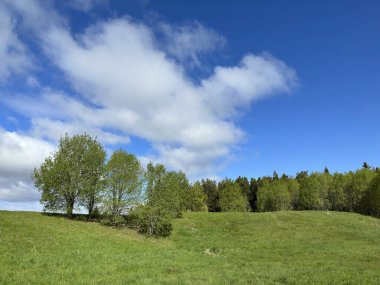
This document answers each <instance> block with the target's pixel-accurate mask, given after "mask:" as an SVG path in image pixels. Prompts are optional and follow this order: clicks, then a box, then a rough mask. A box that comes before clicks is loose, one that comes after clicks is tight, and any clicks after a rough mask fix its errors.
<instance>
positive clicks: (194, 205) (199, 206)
mask: <svg viewBox="0 0 380 285" xmlns="http://www.w3.org/2000/svg"><path fill="white" fill-rule="evenodd" d="M187 196H188V197H187V199H186V201H185V202H186V209H187V210H190V211H193V212H202V211H206V212H207V210H208V209H207V195H206V194H205V193H204V192H203V189H202V185H201V183H200V182H195V183H194V184H193V185H192V186H191V187H190V189H189V192H188V195H187Z"/></svg>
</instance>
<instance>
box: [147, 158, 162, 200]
mask: <svg viewBox="0 0 380 285" xmlns="http://www.w3.org/2000/svg"><path fill="white" fill-rule="evenodd" d="M165 174H166V168H165V166H163V165H162V164H159V163H158V164H156V165H154V164H153V163H152V162H149V163H148V165H147V167H146V172H145V181H146V190H145V194H146V196H147V197H148V198H149V197H152V196H153V195H154V191H155V189H156V187H157V186H158V185H160V184H161V183H162V180H163V177H164V176H165Z"/></svg>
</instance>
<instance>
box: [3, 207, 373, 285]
mask: <svg viewBox="0 0 380 285" xmlns="http://www.w3.org/2000/svg"><path fill="white" fill-rule="evenodd" d="M0 283H1V284H380V219H375V218H371V217H366V216H361V215H358V214H353V213H338V212H312V211H310V212H276V213H260V214H259V213H215V214H213V213H186V214H185V215H184V218H182V219H178V220H175V222H174V230H173V234H172V235H171V236H170V237H169V238H165V239H147V238H144V237H142V236H140V235H138V234H136V233H135V232H133V231H131V230H126V229H123V230H120V229H113V228H108V227H104V226H101V225H99V224H97V223H86V222H80V221H70V220H67V219H64V218H59V217H51V216H44V215H41V214H39V213H28V212H1V211H0Z"/></svg>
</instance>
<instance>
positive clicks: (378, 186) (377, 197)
mask: <svg viewBox="0 0 380 285" xmlns="http://www.w3.org/2000/svg"><path fill="white" fill-rule="evenodd" d="M362 205H363V212H364V213H365V214H369V215H372V216H375V217H380V173H377V175H376V176H375V177H374V178H373V179H372V181H371V183H370V185H369V187H368V191H367V192H366V193H365V194H364V196H363V202H362Z"/></svg>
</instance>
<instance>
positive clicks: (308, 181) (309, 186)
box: [298, 173, 329, 210]
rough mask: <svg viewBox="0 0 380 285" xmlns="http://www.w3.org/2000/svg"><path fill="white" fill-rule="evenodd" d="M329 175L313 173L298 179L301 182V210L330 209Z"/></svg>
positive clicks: (299, 202)
mask: <svg viewBox="0 0 380 285" xmlns="http://www.w3.org/2000/svg"><path fill="white" fill-rule="evenodd" d="M328 177H329V176H327V175H325V174H320V173H312V174H311V175H310V176H307V177H302V178H300V179H298V181H299V183H300V192H299V201H298V208H299V209H300V210H325V209H328V203H327V202H328V187H329V178H328Z"/></svg>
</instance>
